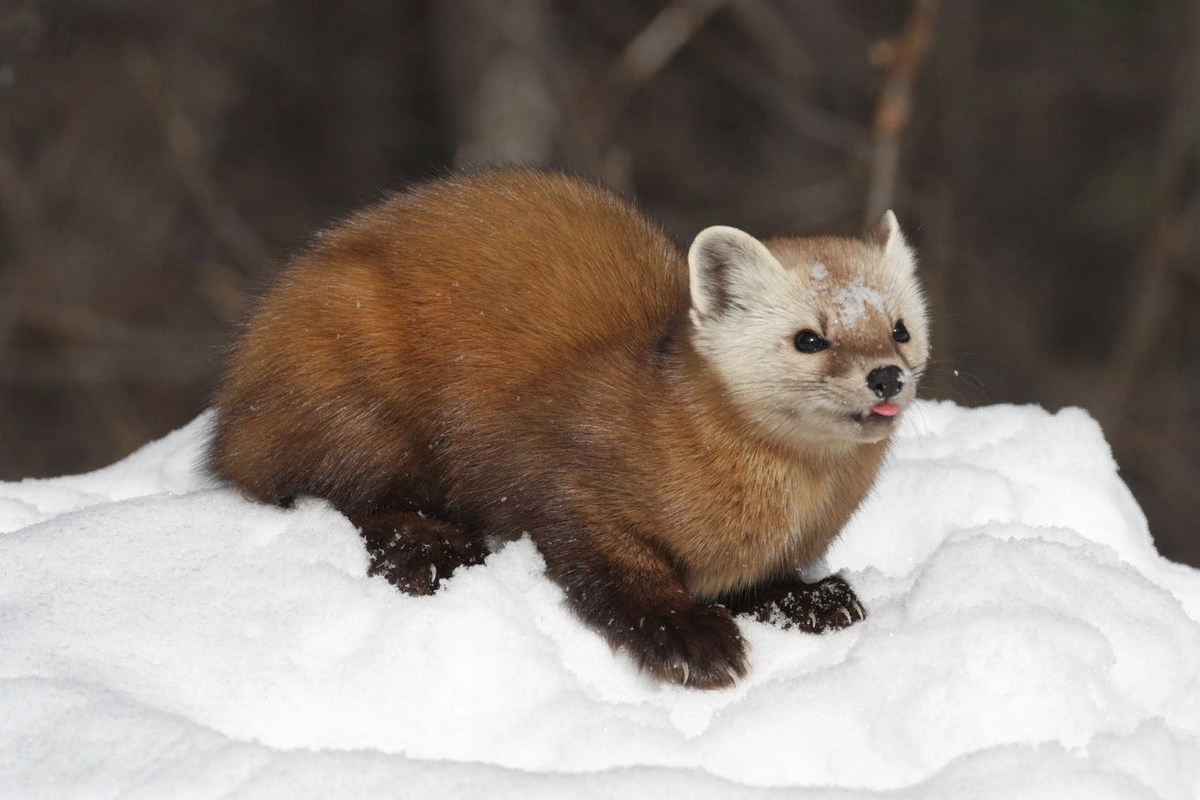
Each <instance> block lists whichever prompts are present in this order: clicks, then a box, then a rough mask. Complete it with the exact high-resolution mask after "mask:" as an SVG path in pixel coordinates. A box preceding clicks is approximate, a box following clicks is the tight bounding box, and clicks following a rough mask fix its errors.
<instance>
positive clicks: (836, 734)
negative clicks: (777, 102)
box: [0, 402, 1200, 798]
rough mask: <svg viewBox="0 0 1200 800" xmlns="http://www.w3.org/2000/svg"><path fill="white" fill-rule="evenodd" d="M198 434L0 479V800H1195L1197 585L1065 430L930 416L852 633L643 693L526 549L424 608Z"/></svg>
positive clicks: (853, 538) (906, 440)
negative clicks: (730, 676)
mask: <svg viewBox="0 0 1200 800" xmlns="http://www.w3.org/2000/svg"><path fill="white" fill-rule="evenodd" d="M210 424H211V416H210V415H207V414H206V415H203V416H201V417H200V418H199V419H197V420H196V421H195V422H193V423H192V424H190V425H188V426H187V427H185V428H183V429H181V430H179V431H176V432H175V433H173V434H171V435H170V436H167V437H166V438H164V439H162V440H160V441H158V442H155V443H153V444H150V445H147V446H146V447H144V448H143V449H141V450H140V451H138V452H137V453H135V454H133V455H132V456H130V457H129V458H127V459H126V460H124V461H122V462H120V463H118V464H115V465H113V466H111V467H109V468H107V469H103V470H100V471H98V472H94V473H91V474H88V475H81V476H73V477H66V478H59V479H54V480H44V481H33V480H30V481H22V482H20V483H8V484H0V531H3V533H0V709H3V713H0V797H13V798H17V797H21V798H25V797H122V798H127V797H128V798H141V797H145V798H160V797H178V798H217V797H221V798H263V797H279V798H304V797H340V796H345V797H366V798H370V797H442V798H458V797H489V798H493V797H494V798H507V797H512V798H541V797H571V798H588V797H640V796H649V795H651V794H655V795H663V794H664V793H668V792H669V793H670V794H671V795H672V796H688V797H693V798H725V797H762V798H787V797H805V798H808V797H820V798H843V797H863V796H868V795H880V796H888V797H905V798H908V797H912V798H917V797H920V798H925V797H929V798H939V797H946V798H956V797H964V796H971V797H985V798H987V797H1020V798H1037V797H1046V798H1061V797H1089V798H1154V797H1161V798H1195V797H1198V796H1200V678H1198V677H1197V667H1198V665H1200V571H1197V570H1193V569H1189V568H1186V567H1182V566H1179V565H1176V564H1172V563H1170V562H1167V561H1165V560H1164V559H1162V558H1161V557H1160V556H1159V555H1158V554H1157V553H1156V552H1155V550H1154V547H1153V544H1152V541H1151V539H1150V535H1149V532H1148V530H1147V527H1146V522H1145V519H1144V517H1143V516H1142V514H1141V512H1140V510H1139V509H1138V507H1137V505H1136V503H1135V502H1134V501H1133V499H1132V497H1131V496H1130V494H1129V492H1128V490H1127V489H1126V487H1125V485H1124V484H1123V483H1122V482H1121V480H1120V478H1119V477H1118V476H1117V468H1116V465H1115V463H1114V462H1113V459H1112V456H1111V453H1110V451H1109V449H1108V446H1107V444H1106V443H1105V441H1104V438H1103V435H1102V434H1101V431H1100V429H1099V427H1098V426H1097V425H1096V424H1095V422H1093V421H1092V420H1091V418H1090V417H1088V416H1087V415H1086V414H1085V413H1084V412H1082V411H1079V410H1077V409H1068V410H1065V411H1062V412H1060V413H1058V414H1053V415H1051V414H1048V413H1047V412H1045V411H1043V410H1041V409H1038V408H1034V407H1011V406H995V407H989V408H983V409H977V410H967V409H963V408H959V407H957V406H955V405H953V404H949V403H931V402H922V403H919V404H917V405H916V406H915V407H914V408H913V409H912V410H911V411H910V412H909V414H908V415H907V417H906V419H905V420H904V422H903V423H902V427H901V430H900V431H899V433H898V434H897V439H896V442H895V445H894V447H893V449H892V453H891V456H890V457H889V461H888V463H887V466H886V468H885V470H884V473H883V475H882V476H881V479H880V481H879V483H878V485H877V486H876V488H875V490H874V491H873V493H872V495H871V497H870V498H869V499H868V501H867V502H866V504H865V505H864V506H863V508H862V509H861V511H860V513H859V514H858V515H857V516H856V517H855V518H854V520H853V521H852V523H851V524H850V525H849V526H848V527H847V529H846V530H845V531H844V533H843V535H842V537H841V538H840V539H839V541H838V542H837V543H836V544H835V546H834V547H833V548H832V549H831V550H830V552H829V554H828V558H827V562H828V563H827V566H828V568H829V569H832V570H840V571H843V572H844V574H845V575H846V576H847V577H848V579H849V580H850V581H851V583H852V584H853V585H854V586H855V587H856V589H857V590H858V593H859V596H860V598H861V599H862V600H863V601H864V603H865V605H866V606H867V607H868V609H869V612H870V616H869V617H868V619H867V620H866V621H865V622H864V623H862V624H859V625H857V626H854V627H852V628H850V629H848V630H845V631H841V632H838V633H832V634H827V635H823V636H808V635H804V634H801V633H797V632H795V631H782V630H779V629H776V628H773V627H770V626H768V625H764V624H760V623H757V622H751V621H746V620H742V621H740V625H741V627H742V630H743V632H744V633H745V635H746V637H747V640H748V641H749V643H750V645H751V648H752V650H751V667H752V672H751V674H750V675H749V676H748V677H747V678H746V679H745V680H743V681H742V682H740V683H739V684H738V685H737V686H735V687H733V688H731V689H728V690H722V691H718V692H698V691H693V690H687V689H682V688H679V687H674V686H663V685H659V684H656V683H653V682H651V681H650V680H648V679H646V678H644V677H642V676H641V675H639V674H637V673H636V671H635V670H634V669H633V667H632V666H631V664H630V663H629V662H628V661H627V660H626V659H625V658H623V657H621V656H614V655H613V654H612V653H610V652H609V650H608V649H607V647H606V646H605V645H604V644H603V643H602V641H601V640H600V638H599V637H598V636H596V635H594V634H593V633H591V632H590V631H588V630H586V629H585V628H583V627H582V626H581V625H580V624H579V623H578V622H577V621H576V620H575V619H574V618H573V617H572V615H571V614H570V613H569V611H568V610H567V609H566V608H565V606H564V605H563V598H562V594H561V592H560V591H559V590H558V588H557V587H556V586H555V585H553V584H552V583H550V582H549V581H548V580H547V579H546V577H545V576H544V574H543V569H542V562H541V559H540V557H539V556H538V554H537V551H536V550H535V548H534V547H533V546H532V544H531V543H530V542H529V541H527V540H523V541H519V542H516V543H513V544H511V545H508V546H507V547H505V548H504V549H502V550H501V551H500V552H498V553H496V554H494V555H493V556H492V557H491V558H490V559H489V560H488V562H487V563H486V564H484V565H482V566H479V567H473V568H470V569H466V570H463V571H460V572H459V573H458V574H457V575H455V577H454V578H453V579H451V580H450V581H449V582H448V583H447V584H446V585H445V587H444V588H443V590H442V591H441V592H439V593H438V594H437V595H435V596H434V597H430V598H413V597H407V596H404V595H400V594H398V593H396V592H395V591H393V590H392V588H391V587H390V586H388V585H387V584H386V583H385V582H384V581H383V580H382V579H380V578H368V577H367V576H366V570H367V556H366V553H365V551H364V549H363V546H362V544H361V542H360V541H359V538H358V535H357V533H356V531H355V530H354V528H353V527H352V526H351V525H350V524H349V522H348V521H347V520H346V519H345V518H343V517H342V516H340V515H339V514H337V513H336V512H334V511H332V510H331V509H330V508H329V507H328V506H326V505H325V504H324V503H321V502H317V501H311V500H310V501H302V502H300V503H298V505H297V507H296V508H295V509H293V510H290V511H282V510H278V509H274V508H268V507H265V506H261V505H258V504H255V503H252V502H249V501H247V500H246V499H244V498H243V497H241V496H240V495H239V494H238V493H237V492H236V491H233V490H230V489H227V488H222V487H220V486H217V485H215V484H213V483H212V482H211V481H210V480H209V479H207V478H205V477H204V476H203V475H202V474H201V473H200V472H199V471H198V469H197V463H198V460H199V457H200V453H201V450H202V447H203V441H204V439H205V436H206V433H207V430H208V428H209V426H210Z"/></svg>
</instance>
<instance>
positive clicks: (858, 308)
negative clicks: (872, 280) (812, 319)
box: [831, 272, 888, 328]
mask: <svg viewBox="0 0 1200 800" xmlns="http://www.w3.org/2000/svg"><path fill="white" fill-rule="evenodd" d="M887 297H888V296H887V295H886V294H884V293H883V292H881V291H879V290H878V289H875V288H874V287H871V286H868V285H867V282H866V275H865V274H864V273H861V272H860V273H859V274H858V276H857V277H855V279H854V281H853V282H851V283H847V284H845V285H843V286H840V287H838V289H837V291H835V292H834V293H833V297H832V298H831V299H832V302H833V305H834V307H835V308H836V309H837V310H838V320H839V321H840V323H841V324H842V325H843V326H845V327H847V328H852V327H854V326H855V325H857V324H858V322H859V321H860V320H861V319H863V317H865V316H866V315H867V306H870V307H872V308H874V309H877V310H879V311H881V312H882V311H883V310H884V308H885V304H886V302H887Z"/></svg>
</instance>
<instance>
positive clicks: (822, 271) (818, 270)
mask: <svg viewBox="0 0 1200 800" xmlns="http://www.w3.org/2000/svg"><path fill="white" fill-rule="evenodd" d="M808 277H810V278H812V279H813V280H814V281H823V280H825V279H826V278H827V277H829V268H828V267H826V266H825V265H824V264H822V263H821V262H820V261H818V262H817V263H815V264H813V265H812V266H811V267H809V268H808Z"/></svg>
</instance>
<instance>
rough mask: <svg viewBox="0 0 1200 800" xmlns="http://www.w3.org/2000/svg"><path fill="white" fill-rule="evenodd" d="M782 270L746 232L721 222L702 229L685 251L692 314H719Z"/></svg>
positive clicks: (711, 315) (767, 251) (768, 251)
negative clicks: (768, 277)
mask: <svg viewBox="0 0 1200 800" xmlns="http://www.w3.org/2000/svg"><path fill="white" fill-rule="evenodd" d="M782 272H783V266H782V265H781V264H780V263H779V261H778V260H777V259H776V258H775V256H773V255H771V251H770V250H768V249H767V247H766V245H764V244H763V243H762V242H760V241H759V240H758V239H755V238H754V237H753V236H751V235H750V234H748V233H745V232H743V231H739V230H738V229H737V228H728V227H725V226H724V225H714V226H713V227H711V228H705V229H704V230H702V231H700V233H699V234H698V235H697V236H696V240H695V241H693V242H692V247H691V249H690V250H688V273H689V275H690V277H691V286H692V314H693V317H696V316H699V317H713V316H718V315H720V314H723V313H724V312H726V311H728V310H729V309H730V307H732V306H734V305H735V304H737V303H738V301H739V300H740V299H741V298H743V297H745V296H746V295H747V294H748V293H750V292H751V291H753V290H754V289H755V288H757V287H761V286H763V285H764V283H765V282H766V281H765V279H766V278H767V276H769V275H778V274H782Z"/></svg>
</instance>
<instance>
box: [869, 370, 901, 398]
mask: <svg viewBox="0 0 1200 800" xmlns="http://www.w3.org/2000/svg"><path fill="white" fill-rule="evenodd" d="M867 386H870V387H871V391H872V392H874V393H875V396H876V397H878V398H879V399H880V400H887V399H888V398H889V397H895V396H896V395H898V394H900V390H901V389H903V388H904V381H902V380H900V368H899V367H897V366H894V365H893V366H890V367H876V368H875V369H873V370H871V374H870V375H868V376H867Z"/></svg>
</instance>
